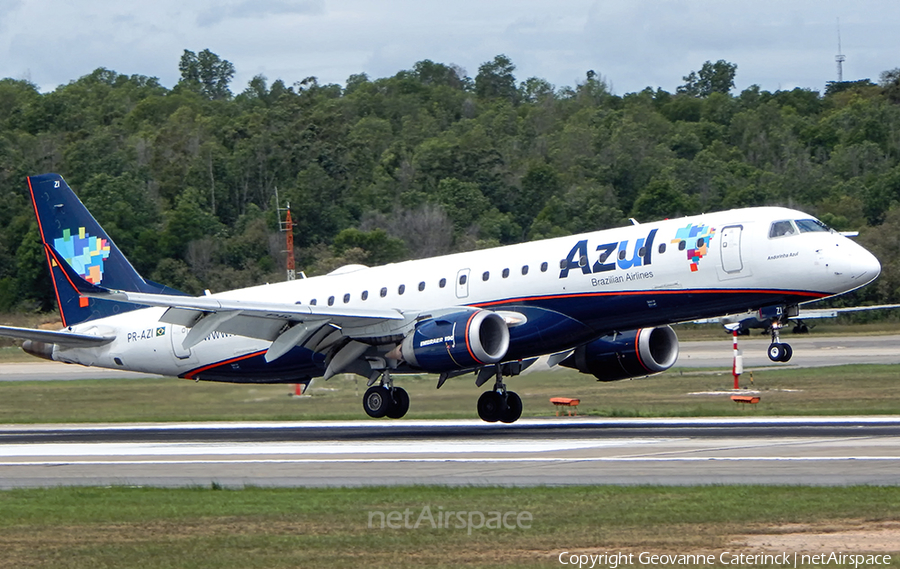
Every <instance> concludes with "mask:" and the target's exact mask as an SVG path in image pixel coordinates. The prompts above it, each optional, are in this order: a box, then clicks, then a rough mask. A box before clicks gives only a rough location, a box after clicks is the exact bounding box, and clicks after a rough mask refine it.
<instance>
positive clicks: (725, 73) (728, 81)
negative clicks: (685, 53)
mask: <svg viewBox="0 0 900 569" xmlns="http://www.w3.org/2000/svg"><path fill="white" fill-rule="evenodd" d="M736 72H737V65H736V64H734V63H729V62H727V61H725V60H724V59H720V60H719V61H717V62H715V63H711V62H709V61H707V62H706V63H704V64H703V67H701V68H700V72H699V73H697V72H694V71H691V73H690V74H689V75H687V76H685V77H682V79H683V80H684V82H685V83H684V85H681V86H680V87H678V92H679V93H684V94H686V95H690V96H692V97H708V96H710V95H711V94H713V93H723V94H726V95H727V94H728V93H730V92H731V90H732V89H734V75H735V73H736Z"/></svg>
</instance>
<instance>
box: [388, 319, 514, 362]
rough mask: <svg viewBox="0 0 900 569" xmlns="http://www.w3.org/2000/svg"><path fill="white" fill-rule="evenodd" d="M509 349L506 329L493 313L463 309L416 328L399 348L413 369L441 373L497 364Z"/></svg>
mask: <svg viewBox="0 0 900 569" xmlns="http://www.w3.org/2000/svg"><path fill="white" fill-rule="evenodd" d="M508 349H509V329H508V328H507V326H506V322H505V321H504V320H503V317H502V316H500V315H499V314H497V313H496V312H491V311H489V310H481V309H477V308H469V309H462V310H460V311H458V312H451V313H448V314H444V315H441V316H436V317H434V318H429V319H428V320H423V321H422V322H419V323H418V324H417V325H416V329H415V330H413V331H412V332H411V333H410V334H409V335H408V336H406V338H404V339H403V343H402V344H401V345H400V350H401V354H402V357H403V359H404V360H406V361H407V362H408V363H409V364H410V365H412V366H413V367H417V368H419V369H422V370H425V371H429V372H441V371H450V370H457V369H466V368H470V367H477V366H480V365H484V364H493V363H497V362H499V361H500V360H502V359H503V356H505V355H506V351H507V350H508Z"/></svg>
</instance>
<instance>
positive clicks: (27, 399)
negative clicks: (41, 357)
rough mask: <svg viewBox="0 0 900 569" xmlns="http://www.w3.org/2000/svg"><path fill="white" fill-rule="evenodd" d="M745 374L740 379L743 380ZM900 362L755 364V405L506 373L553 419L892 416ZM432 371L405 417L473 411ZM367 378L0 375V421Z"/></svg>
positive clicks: (243, 411) (214, 410)
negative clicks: (573, 405)
mask: <svg viewBox="0 0 900 569" xmlns="http://www.w3.org/2000/svg"><path fill="white" fill-rule="evenodd" d="M750 377H751V375H750V374H749V373H747V374H744V375H743V376H742V378H741V381H742V385H744V386H749V384H750ZM898 377H900V366H898V365H853V366H837V367H825V368H810V369H783V370H775V369H773V370H757V371H756V372H754V373H753V387H755V388H756V389H758V390H760V391H761V401H760V403H759V404H757V405H740V404H736V403H733V402H732V401H731V400H730V399H729V397H728V395H727V394H726V395H702V394H701V395H697V394H695V393H697V392H701V393H702V392H708V391H719V390H727V389H729V388H730V387H731V386H732V378H731V375H730V374H727V373H715V372H710V371H709V370H687V369H674V370H670V371H668V372H665V373H663V374H661V375H658V376H654V377H650V378H645V379H637V380H631V381H620V382H612V383H601V382H597V381H594V380H593V379H592V378H591V377H588V376H585V375H582V374H579V373H577V372H575V371H570V370H561V369H560V370H556V371H552V372H542V373H534V374H528V375H524V376H519V377H514V378H512V379H510V380H509V381H508V386H509V388H510V389H512V390H514V391H516V392H517V393H519V395H520V396H521V397H522V400H523V402H524V406H525V411H524V415H523V416H526V417H529V416H530V417H540V416H552V415H554V414H555V409H554V407H553V406H552V405H551V404H550V402H549V399H550V397H556V396H561V397H576V398H579V399H581V405H580V406H579V407H578V414H579V415H590V416H597V417H682V416H756V415H769V416H771V415H854V414H860V415H867V414H900V381H898V380H897V379H898ZM435 382H436V379H435V378H434V377H431V376H421V377H419V376H399V377H398V378H397V384H398V385H400V386H402V387H404V388H405V389H407V390H408V391H409V393H410V398H411V404H410V410H409V414H408V415H407V418H411V419H435V418H475V417H476V413H475V403H476V400H477V399H478V396H479V394H480V393H481V392H482V391H483V388H477V387H476V386H475V385H474V381H473V376H465V377H462V378H457V379H453V380H450V381H448V382H447V383H446V384H445V385H444V386H443V387H442V388H441V389H440V390H436V389H435ZM365 389H366V386H365V382H364V381H363V380H362V379H360V378H356V377H355V376H349V375H341V376H337V377H335V378H333V379H332V380H330V381H327V382H326V381H321V380H317V381H316V382H315V383H314V384H313V386H312V387H311V388H310V390H309V394H310V396H309V397H302V398H295V397H291V396H290V394H292V393H293V386H292V385H232V384H221V383H207V382H193V381H185V380H180V379H170V378H158V379H155V378H151V379H119V380H117V379H104V380H84V381H34V382H0V423H69V422H73V423H79V422H122V421H210V420H312V419H315V420H321V419H364V418H366V416H365V414H364V413H363V411H362V404H361V397H362V393H363V392H364V391H365Z"/></svg>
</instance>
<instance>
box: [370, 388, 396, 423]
mask: <svg viewBox="0 0 900 569" xmlns="http://www.w3.org/2000/svg"><path fill="white" fill-rule="evenodd" d="M392 403H393V399H392V398H391V392H390V390H389V389H388V388H386V387H384V386H383V385H373V386H372V387H370V388H369V389H367V390H366V394H365V395H363V409H365V410H366V414H367V415H368V416H369V417H373V418H375V419H378V418H381V417H384V416H385V415H387V414H388V410H390V408H391V405H392Z"/></svg>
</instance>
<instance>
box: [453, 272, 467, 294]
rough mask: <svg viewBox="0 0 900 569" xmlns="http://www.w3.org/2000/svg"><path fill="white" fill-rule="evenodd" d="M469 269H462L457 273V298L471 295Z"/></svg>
mask: <svg viewBox="0 0 900 569" xmlns="http://www.w3.org/2000/svg"><path fill="white" fill-rule="evenodd" d="M469 272H470V270H469V269H461V270H460V271H459V272H458V273H456V298H467V297H468V296H469Z"/></svg>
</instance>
